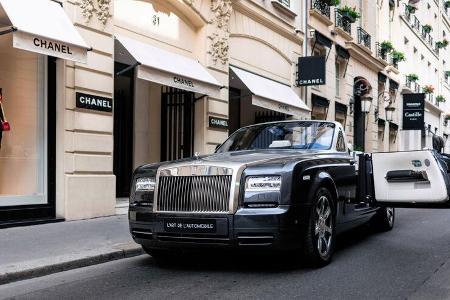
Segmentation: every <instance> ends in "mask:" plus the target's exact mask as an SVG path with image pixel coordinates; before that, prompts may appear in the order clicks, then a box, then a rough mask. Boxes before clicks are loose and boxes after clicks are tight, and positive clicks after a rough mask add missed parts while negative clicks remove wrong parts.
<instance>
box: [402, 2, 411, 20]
mask: <svg viewBox="0 0 450 300" xmlns="http://www.w3.org/2000/svg"><path fill="white" fill-rule="evenodd" d="M404 16H405V19H406V20H408V22H411V12H410V11H409V10H408V7H407V6H406V5H405V14H404Z"/></svg>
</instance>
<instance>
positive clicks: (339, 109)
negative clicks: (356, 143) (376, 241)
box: [334, 102, 347, 129]
mask: <svg viewBox="0 0 450 300" xmlns="http://www.w3.org/2000/svg"><path fill="white" fill-rule="evenodd" d="M334 105H335V120H336V122H339V123H341V125H342V127H343V128H344V129H345V126H346V122H347V106H346V105H344V104H341V103H338V102H335V104H334Z"/></svg>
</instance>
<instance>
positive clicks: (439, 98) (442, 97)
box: [436, 95, 446, 103]
mask: <svg viewBox="0 0 450 300" xmlns="http://www.w3.org/2000/svg"><path fill="white" fill-rule="evenodd" d="M445 101H446V100H445V97H444V96H442V95H438V96H436V102H438V103H443V102H445Z"/></svg>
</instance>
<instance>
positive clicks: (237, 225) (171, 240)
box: [129, 206, 301, 250]
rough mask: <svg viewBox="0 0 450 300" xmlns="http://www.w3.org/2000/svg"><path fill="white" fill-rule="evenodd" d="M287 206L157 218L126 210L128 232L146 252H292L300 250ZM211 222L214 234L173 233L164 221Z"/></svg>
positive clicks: (294, 218) (296, 226) (296, 222)
mask: <svg viewBox="0 0 450 300" xmlns="http://www.w3.org/2000/svg"><path fill="white" fill-rule="evenodd" d="M295 210H296V209H295V208H294V207H291V206H280V207H277V208H258V209H249V208H241V209H238V211H237V212H236V213H235V214H233V215H213V214H201V215H199V214H159V213H153V212H152V211H150V210H149V209H145V208H141V207H130V211H129V220H130V232H131V234H132V236H133V239H134V240H135V241H136V242H137V243H138V244H141V245H143V246H145V247H147V248H178V249H183V248H198V247H221V248H235V249H244V248H246V249H248V248H267V249H274V250H275V249H277V250H287V249H295V248H298V247H299V246H300V241H301V235H300V228H301V222H300V221H301V220H299V219H298V216H299V215H300V214H298V213H296V211H295ZM183 219H189V220H214V223H215V224H216V230H215V232H214V233H191V232H189V231H183V232H173V231H170V232H168V230H166V228H165V227H164V221H165V220H183Z"/></svg>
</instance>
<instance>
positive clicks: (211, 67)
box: [0, 0, 309, 224]
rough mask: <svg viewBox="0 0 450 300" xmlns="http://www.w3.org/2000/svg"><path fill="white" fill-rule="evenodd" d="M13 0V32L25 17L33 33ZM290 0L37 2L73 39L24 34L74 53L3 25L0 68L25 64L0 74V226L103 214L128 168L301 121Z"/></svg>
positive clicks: (296, 29) (297, 38)
mask: <svg viewBox="0 0 450 300" xmlns="http://www.w3.org/2000/svg"><path fill="white" fill-rule="evenodd" d="M21 2H22V3H21ZM25 2H26V0H18V1H16V0H13V1H12V0H2V1H0V4H1V6H2V10H3V17H2V18H3V19H2V20H1V21H2V24H3V25H5V27H6V26H10V28H11V31H13V29H14V28H15V26H16V25H17V27H18V28H20V26H19V25H22V23H17V24H16V23H15V22H19V21H21V22H24V23H25V24H26V25H27V21H26V19H27V18H28V19H32V21H28V26H31V25H34V26H36V28H38V29H40V26H38V25H36V24H38V22H39V21H40V20H41V19H40V18H37V17H36V16H30V15H29V14H28V13H26V12H25V11H24V10H23V9H20V7H25V6H26V5H25V4H24V3H25ZM289 2H290V1H286V0H283V1H262V0H258V1H246V0H245V1H244V0H240V1H231V0H184V1H183V0H171V1H167V0H145V1H138V0H67V1H56V2H55V1H52V0H38V1H36V2H35V5H36V11H42V13H43V14H45V15H48V16H49V19H51V17H50V15H51V14H48V12H49V11H48V10H45V8H47V7H51V8H53V9H57V10H58V13H59V15H58V16H57V17H58V18H57V19H58V20H60V19H63V20H64V25H65V26H66V27H68V28H69V29H68V30H69V31H70V32H71V33H72V35H73V36H74V37H73V38H72V39H71V40H68V41H65V40H64V39H61V36H60V35H58V29H60V24H58V23H57V22H56V21H51V22H49V25H48V26H46V27H45V28H44V29H45V30H47V31H48V36H46V32H36V34H38V35H40V36H44V37H48V38H49V41H52V42H66V44H64V47H70V52H71V54H73V55H72V56H74V57H68V56H70V55H63V54H61V53H60V54H59V55H56V54H55V53H53V52H54V51H53V52H52V51H48V49H47V51H43V50H42V49H40V51H37V50H35V49H34V50H33V49H28V48H29V47H28V48H27V47H26V46H23V45H22V46H21V45H20V43H16V36H19V35H20V31H18V32H13V33H12V34H11V35H10V37H9V38H10V39H11V37H13V42H12V43H11V40H7V36H8V35H4V36H5V41H4V42H3V44H2V49H3V50H2V51H4V53H5V55H4V56H2V57H3V61H4V62H3V63H2V64H1V66H2V67H5V68H9V67H8V64H7V61H8V60H9V61H13V59H16V60H18V62H19V63H22V64H23V67H22V68H19V69H18V70H17V74H13V73H11V76H10V77H11V78H12V79H13V80H14V78H17V81H16V82H14V81H7V80H6V79H5V78H7V77H5V78H0V79H1V80H0V88H3V99H4V101H3V102H4V104H3V106H4V109H5V112H7V113H8V114H7V115H8V121H9V122H10V123H11V127H12V130H11V132H3V146H2V148H1V150H0V163H1V166H0V168H1V169H0V199H1V203H0V222H2V224H11V223H23V222H34V223H36V222H44V221H52V220H61V219H65V220H74V219H83V218H92V217H99V216H107V215H113V214H114V213H115V212H116V206H117V203H119V204H120V203H121V199H123V200H122V202H123V203H124V204H125V205H124V206H126V197H127V196H128V195H129V192H130V179H131V173H132V171H133V169H134V168H135V167H137V166H138V165H140V164H144V163H151V162H159V161H163V160H171V159H178V158H183V157H188V156H191V155H193V154H194V153H195V152H199V153H210V152H212V151H214V149H215V147H216V146H217V145H218V144H220V143H221V142H222V141H223V140H224V139H225V138H226V137H227V136H228V134H229V131H232V130H234V129H235V128H237V127H239V126H243V125H247V124H252V123H255V122H260V121H265V120H280V119H286V118H308V117H309V108H308V107H307V106H306V104H305V103H304V102H303V101H302V100H301V97H300V95H301V89H299V88H296V87H295V86H294V82H295V74H296V61H297V59H298V57H299V56H301V53H302V47H301V44H302V37H303V33H302V30H301V11H302V7H301V6H300V4H299V2H298V1H292V3H289ZM11 3H15V4H14V5H13V4H11ZM8 5H9V6H11V5H12V6H13V8H9V7H8ZM51 12H53V11H51ZM10 14H14V15H10ZM17 20H19V21H17ZM24 20H25V21H24ZM30 24H31V25H30ZM66 31H67V30H66ZM55 32H56V33H55ZM64 34H66V32H64V33H63V35H64ZM12 35H14V36H12ZM38 42H39V43H41V41H38ZM36 43H37V42H36ZM41 44H42V43H41ZM48 45H49V42H48V43H47V42H44V46H46V47H48ZM36 47H37V45H36ZM58 47H59V48H61V47H62V46H58ZM40 48H43V47H42V46H40ZM64 49H66V48H64ZM52 50H53V49H52ZM88 50H89V51H88ZM64 51H66V50H64ZM64 51H63V52H64ZM80 57H81V59H80ZM31 61H32V62H33V64H34V69H33V68H31V66H30V63H29V62H31ZM39 70H40V71H39ZM6 72H11V71H10V69H7V70H5V71H4V73H3V74H6ZM8 74H9V73H8ZM21 78H28V81H27V82H24V81H19V79H21ZM24 84H28V86H29V88H28V87H27V86H24ZM36 84H38V85H36ZM25 87H26V89H25ZM261 87H265V88H261ZM24 93H27V94H24ZM15 98H20V99H23V100H26V101H28V102H25V103H27V104H26V105H25V103H22V102H20V101H18V100H16V99H15ZM229 103H230V105H229ZM22 120H23V121H22ZM31 121H33V122H35V123H34V125H33V124H31V123H30V122H31ZM30 125H33V126H34V129H33V130H31V131H28V132H27V131H26V130H25V129H26V128H27V127H26V126H30ZM21 126H22V127H21ZM28 128H30V127H28ZM22 139H26V140H27V141H28V142H29V143H28V144H26V143H24V142H23V140H22ZM25 165H32V166H33V165H34V167H28V168H25V167H24V166H25ZM12 172H14V175H13V176H12V174H11V173H12ZM24 187H27V188H24ZM117 199H119V201H117Z"/></svg>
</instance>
